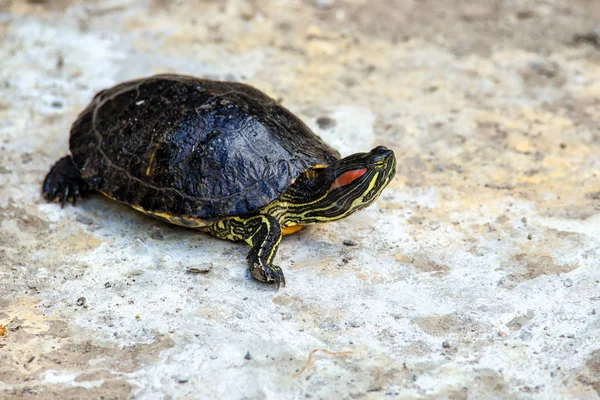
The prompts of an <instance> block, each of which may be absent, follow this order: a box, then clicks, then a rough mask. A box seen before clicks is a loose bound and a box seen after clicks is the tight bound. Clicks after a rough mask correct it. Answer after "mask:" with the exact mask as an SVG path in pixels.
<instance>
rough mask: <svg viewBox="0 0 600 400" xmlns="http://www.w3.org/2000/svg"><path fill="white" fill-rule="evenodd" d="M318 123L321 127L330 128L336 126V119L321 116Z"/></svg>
mask: <svg viewBox="0 0 600 400" xmlns="http://www.w3.org/2000/svg"><path fill="white" fill-rule="evenodd" d="M317 125H319V128H321V129H329V128H333V127H334V126H335V120H334V119H331V118H329V117H319V118H317Z"/></svg>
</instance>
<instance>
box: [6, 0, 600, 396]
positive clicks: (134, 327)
mask: <svg viewBox="0 0 600 400" xmlns="http://www.w3.org/2000/svg"><path fill="white" fill-rule="evenodd" d="M599 24H600V2H598V1H597V0H571V1H564V0H539V1H534V0H523V1H516V0H512V1H511V0H506V1H500V0H497V1H492V0H489V1H475V0H471V1H460V2H459V1H456V2H450V1H446V0H423V1H417V0H379V1H368V0H315V1H302V2H300V1H284V0H271V1H258V0H255V1H248V2H245V1H226V2H225V1H165V0H154V1H147V2H140V1H133V0H110V1H99V0H98V1H83V0H81V1H76V0H55V1H51V0H35V1H34V0H28V1H24V0H12V1H11V0H2V1H0V65H1V66H0V146H1V147H0V149H1V150H0V335H1V336H0V398H2V399H17V398H19V399H37V398H39V399H69V398H86V399H87V398H103V399H124V398H139V399H170V398H189V399H192V398H198V399H204V398H213V399H224V398H231V399H282V398H290V399H301V398H313V399H325V398H331V399H355V398H365V399H388V398H390V399H394V398H451V399H466V398H536V399H547V398H588V399H594V398H599V397H600V269H599V266H600V157H599V154H600V129H599V126H600V124H599V121H600V31H598V32H595V31H594V30H595V29H596V27H597V26H598V25H599ZM159 72H178V73H185V74H192V75H197V76H203V77H210V78H217V79H230V80H241V81H244V82H248V83H251V84H252V85H255V86H256V87H258V88H260V89H262V90H263V91H265V92H267V93H268V94H270V95H271V96H273V97H275V98H278V99H280V100H281V101H282V102H283V104H285V105H286V106H287V107H288V108H290V109H291V110H293V111H294V112H295V113H297V115H298V116H299V117H301V118H302V119H303V120H304V121H306V122H307V123H308V124H309V125H310V126H311V127H312V128H314V130H315V132H317V133H318V134H319V135H321V136H322V137H323V138H324V139H325V140H326V141H327V142H329V143H330V144H331V145H333V146H335V147H337V148H338V149H339V150H340V151H341V152H342V153H343V154H344V155H347V154H350V153H352V152H356V151H366V150H369V149H371V148H372V147H374V146H375V145H378V144H381V145H386V146H389V147H391V148H393V149H394V150H395V152H396V155H397V158H398V169H397V175H396V178H395V180H394V181H393V182H392V183H391V184H390V186H389V187H388V189H387V190H386V191H385V192H384V194H383V195H382V197H381V198H380V199H379V201H378V202H377V204H376V205H374V206H372V207H370V208H369V209H367V210H365V211H363V212H361V213H358V214H355V215H354V216H352V217H350V218H348V219H347V220H343V221H340V222H337V223H332V224H328V225H322V226H315V227H312V228H310V229H306V230H304V231H302V232H301V233H299V234H297V235H294V236H290V237H286V238H285V239H284V240H283V242H282V245H281V248H280V251H279V255H278V263H279V264H280V265H281V266H282V267H283V269H284V271H285V272H286V278H287V283H288V286H287V287H286V288H283V289H281V290H279V291H278V292H276V291H274V290H273V288H272V287H269V286H265V285H263V284H259V283H256V282H254V281H253V280H252V279H251V278H250V276H249V274H248V273H247V271H246V268H245V261H244V258H245V255H246V252H247V248H246V247H245V246H244V245H242V244H235V243H229V242H224V241H219V240H217V239H214V238H211V237H208V236H206V235H203V234H198V233H196V232H193V231H191V230H186V229H183V228H177V227H172V226H169V225H167V224H164V223H161V222H158V221H156V220H153V219H151V218H149V217H146V216H144V215H142V214H140V213H138V212H136V211H133V210H131V209H129V208H127V207H125V206H122V205H118V204H115V203H114V202H111V201H109V200H107V199H105V198H103V197H101V196H91V197H90V198H87V199H85V200H84V201H82V202H81V203H80V204H78V205H77V207H73V206H70V205H69V206H66V207H65V208H64V209H61V208H60V207H59V206H58V205H56V204H46V203H45V201H44V200H43V199H42V198H41V196H40V185H41V182H42V180H43V178H44V175H45V173H46V172H47V170H48V168H49V167H50V166H51V165H52V163H53V162H54V161H55V160H56V159H58V158H59V157H61V156H62V155H64V154H65V153H66V152H67V150H68V146H67V141H68V131H69V126H70V124H71V122H72V121H73V120H74V118H75V117H76V116H77V114H78V112H79V111H80V110H82V108H83V107H84V106H85V105H86V104H87V102H88V101H89V100H90V98H91V96H92V95H93V94H94V93H95V92H97V91H99V90H101V89H103V88H105V87H108V86H111V85H113V84H115V83H117V82H120V81H123V80H127V79H131V78H135V77H141V76H147V75H151V74H154V73H159ZM210 263H212V268H210V266H211V264H210ZM190 268H196V269H200V270H202V269H204V270H208V269H210V270H209V271H208V272H205V273H190V272H188V270H189V269H190ZM315 350H317V351H315Z"/></svg>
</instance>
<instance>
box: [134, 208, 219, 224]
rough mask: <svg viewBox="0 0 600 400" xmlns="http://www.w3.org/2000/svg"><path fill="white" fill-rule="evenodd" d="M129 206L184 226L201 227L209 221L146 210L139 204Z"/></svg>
mask: <svg viewBox="0 0 600 400" xmlns="http://www.w3.org/2000/svg"><path fill="white" fill-rule="evenodd" d="M131 207H133V208H134V209H136V210H138V211H140V212H143V213H144V214H146V215H150V216H151V217H155V218H158V219H162V220H163V221H166V222H169V223H171V224H174V225H179V226H185V227H186V228H203V227H205V226H208V225H209V223H207V222H206V221H203V220H201V219H198V218H192V217H176V216H174V215H171V214H167V213H160V212H152V211H147V210H144V209H143V208H142V207H140V206H134V205H132V206H131Z"/></svg>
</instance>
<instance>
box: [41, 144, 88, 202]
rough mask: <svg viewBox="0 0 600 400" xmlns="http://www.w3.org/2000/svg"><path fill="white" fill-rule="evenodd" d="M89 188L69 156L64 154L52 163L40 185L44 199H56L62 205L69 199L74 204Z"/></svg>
mask: <svg viewBox="0 0 600 400" xmlns="http://www.w3.org/2000/svg"><path fill="white" fill-rule="evenodd" d="M89 190H90V186H89V185H88V184H87V182H86V181H84V180H83V178H82V177H81V174H80V173H79V170H78V169H77V167H76V166H75V164H73V160H72V159H71V156H65V157H63V158H61V159H60V160H58V161H57V162H56V164H54V166H53V167H52V169H50V172H48V175H46V179H44V185H43V186H42V193H43V195H44V197H45V198H46V200H48V201H54V200H58V201H59V202H60V203H61V205H62V207H64V206H65V203H66V202H67V201H69V200H70V201H72V202H73V205H75V203H76V202H77V198H79V197H83V195H84V194H85V192H87V191H89Z"/></svg>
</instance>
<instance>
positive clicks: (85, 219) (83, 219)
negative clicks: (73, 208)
mask: <svg viewBox="0 0 600 400" xmlns="http://www.w3.org/2000/svg"><path fill="white" fill-rule="evenodd" d="M75 219H76V220H77V221H78V222H81V223H82V224H84V225H92V224H93V223H94V220H93V219H91V218H88V217H86V216H85V215H81V214H77V218H75Z"/></svg>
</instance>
